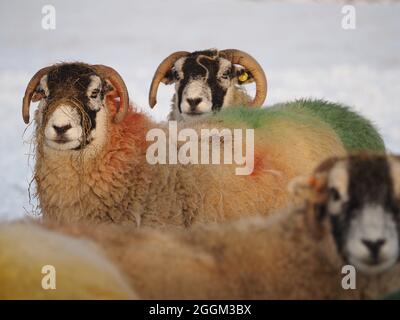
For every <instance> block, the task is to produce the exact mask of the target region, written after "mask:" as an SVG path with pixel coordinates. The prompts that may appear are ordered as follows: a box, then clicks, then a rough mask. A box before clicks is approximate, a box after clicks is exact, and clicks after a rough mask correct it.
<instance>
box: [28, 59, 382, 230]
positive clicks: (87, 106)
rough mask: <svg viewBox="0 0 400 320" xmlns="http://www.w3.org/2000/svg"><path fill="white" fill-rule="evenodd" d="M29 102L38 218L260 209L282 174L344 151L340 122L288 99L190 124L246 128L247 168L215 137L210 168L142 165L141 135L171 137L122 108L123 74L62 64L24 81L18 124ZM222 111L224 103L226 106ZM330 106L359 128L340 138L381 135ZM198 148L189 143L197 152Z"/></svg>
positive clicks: (188, 221) (180, 216)
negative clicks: (249, 138) (250, 138)
mask: <svg viewBox="0 0 400 320" xmlns="http://www.w3.org/2000/svg"><path fill="white" fill-rule="evenodd" d="M253 75H254V73H253ZM110 90H111V91H110ZM115 96H119V98H120V101H118V99H116V98H115ZM31 100H33V101H39V100H40V103H39V108H38V110H37V112H36V113H35V124H36V136H35V140H34V143H35V148H36V153H35V156H36V163H35V172H34V178H35V182H36V185H37V195H38V198H39V205H40V209H41V212H42V213H43V217H44V218H45V219H53V220H59V221H69V222H76V221H82V220H90V221H91V222H93V223H96V222H109V223H117V224H132V225H137V226H146V225H147V226H167V225H174V226H180V227H190V226H192V225H193V224H196V223H206V222H216V221H218V222H221V221H225V220H229V219H236V218H239V217H242V216H245V215H246V216H247V215H254V214H257V213H260V212H265V214H267V213H268V212H269V211H273V210H275V209H277V208H282V207H283V206H285V205H286V204H287V203H288V202H289V201H290V200H289V197H288V192H287V190H286V185H287V182H288V181H289V180H290V179H291V178H293V177H295V176H297V175H299V174H306V173H310V172H311V170H312V168H313V167H314V166H315V165H316V164H318V163H319V162H320V161H322V159H324V158H326V157H327V156H336V155H343V154H345V152H346V145H345V144H344V139H343V140H342V137H341V136H339V135H338V134H337V133H336V131H335V129H336V128H337V127H339V128H341V127H340V126H336V125H335V126H333V125H332V124H331V123H329V122H327V121H326V120H325V119H323V118H322V117H321V118H319V117H316V116H314V110H313V109H312V103H307V104H306V105H305V107H304V108H303V107H302V106H301V104H302V102H300V103H299V102H295V103H291V104H287V105H285V106H282V107H279V108H275V109H273V110H272V112H271V113H268V114H267V113H264V111H266V110H260V109H258V110H254V109H250V108H242V109H243V110H242V109H241V108H239V109H237V110H236V111H238V112H239V113H236V115H235V114H231V115H230V116H229V115H223V112H220V113H219V115H221V116H223V118H222V119H217V117H213V118H214V119H213V120H209V119H205V120H204V122H203V123H199V125H198V126H197V127H196V126H192V128H191V130H192V131H191V132H192V133H193V132H194V134H195V135H196V136H197V137H202V130H203V129H207V130H206V131H208V132H209V134H210V130H208V129H213V130H212V131H214V132H215V130H214V129H216V131H217V132H218V133H219V134H221V133H222V132H223V130H224V131H225V132H226V131H227V130H225V129H228V130H229V132H235V131H236V129H238V128H240V129H241V130H240V131H244V130H246V135H247V131H249V132H251V131H253V130H254V143H251V144H250V143H249V144H247V143H246V145H247V146H248V147H249V149H252V146H254V154H253V156H251V152H249V153H248V155H249V160H248V161H247V159H246V163H245V164H243V165H245V166H246V167H241V168H244V169H247V167H248V169H249V170H248V174H247V175H246V174H245V175H237V174H236V169H237V168H236V164H233V163H232V161H231V162H230V163H229V162H228V163H225V162H226V161H225V155H224V154H225V151H228V152H231V151H232V146H234V145H236V144H237V142H236V141H238V142H239V143H240V145H242V143H243V139H242V138H237V140H235V139H236V138H234V137H233V138H232V139H231V140H229V139H227V140H226V150H223V151H222V148H224V149H225V142H224V145H223V146H221V149H219V150H218V152H219V153H220V154H221V158H220V159H221V161H220V163H219V164H216V165H215V164H212V165H211V164H210V165H208V164H209V162H206V164H205V165H203V163H201V162H200V160H201V158H198V159H197V160H193V161H192V160H191V159H190V161H188V162H189V164H187V162H186V163H180V162H179V163H175V164H169V163H166V164H160V163H155V164H153V163H150V162H149V161H148V157H147V156H148V151H149V149H150V147H151V146H154V143H153V141H154V140H151V139H148V135H147V134H148V133H149V132H150V131H151V129H156V130H157V132H159V131H161V132H162V133H164V134H165V137H166V141H169V138H167V136H168V137H171V140H172V136H173V134H170V133H169V132H168V130H167V128H166V127H165V126H164V125H163V124H157V123H154V122H153V121H152V120H151V119H150V118H149V117H147V116H146V115H145V114H144V113H142V112H138V111H137V110H135V108H133V107H130V106H129V101H128V93H127V90H126V87H125V85H124V83H123V80H122V79H121V77H120V76H119V75H118V73H117V72H116V71H115V70H112V69H111V68H109V67H106V66H91V65H87V64H83V63H63V64H57V65H54V66H50V67H46V68H43V69H41V70H40V71H39V72H38V73H37V74H36V75H34V76H33V78H32V80H31V81H30V82H29V84H28V87H27V90H26V94H25V97H24V101H23V117H24V120H25V122H28V121H29V104H30V101H31ZM296 106H300V107H301V110H303V111H301V112H299V110H298V108H297V107H296ZM306 108H309V110H308V111H307V112H308V113H307V114H305V110H306ZM230 110H234V109H229V110H226V111H230ZM336 110H337V111H338V112H341V114H342V115H343V117H347V118H348V119H350V116H352V117H351V119H352V125H353V123H358V127H359V128H360V130H359V131H356V132H351V133H352V134H351V137H350V138H348V139H347V140H350V139H351V140H352V141H353V140H354V141H356V144H357V143H361V144H362V143H363V142H364V141H365V140H367V139H366V137H368V134H366V133H371V134H372V138H371V140H372V141H373V142H378V143H379V142H380V141H381V140H380V137H379V134H378V133H377V132H376V130H375V128H374V127H373V126H371V125H370V124H369V122H368V121H367V120H365V119H363V118H362V117H359V116H354V115H352V114H351V113H350V112H349V111H348V110H347V109H345V108H340V107H337V108H336ZM257 111H259V112H257ZM212 121H214V122H212ZM248 129H249V130H248ZM346 130H347V129H343V130H341V131H346ZM180 132H182V131H180ZM218 133H217V135H218ZM213 135H214V133H213ZM346 137H347V136H346ZM217 138H218V137H217ZM214 140H215V139H214V137H212V139H211V135H210V136H209V138H208V140H206V142H208V144H209V147H210V148H209V150H211V151H212V153H214V150H213V148H214V147H213V144H214ZM220 140H221V139H220V138H218V139H217V141H220ZM233 140H235V141H233ZM224 141H225V140H224ZM229 142H232V145H231V147H229ZM243 144H244V143H243ZM186 145H187V143H185V144H183V146H186ZM170 146H172V148H173V143H171V144H170ZM247 146H246V150H247ZM164 147H166V146H164ZM202 148H203V146H202V144H198V145H197V146H195V149H196V151H198V154H199V155H201V154H202V152H201V149H202ZM235 148H236V147H235ZM176 149H178V148H176ZM180 151H181V150H179V152H180ZM176 152H177V153H178V150H176ZM232 152H233V151H232ZM235 152H236V151H235ZM190 153H191V154H192V151H190ZM194 153H195V152H193V154H194ZM246 153H247V151H246ZM231 154H232V153H231ZM209 155H211V153H210V154H209ZM212 157H214V156H212ZM207 158H209V156H207ZM241 158H243V157H241ZM199 159H200V160H199ZM222 159H224V161H222ZM208 160H209V159H208ZM201 161H202V160H201ZM235 161H236V160H235ZM254 199H257V201H254Z"/></svg>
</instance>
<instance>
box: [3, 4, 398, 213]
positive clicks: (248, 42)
mask: <svg viewBox="0 0 400 320" xmlns="http://www.w3.org/2000/svg"><path fill="white" fill-rule="evenodd" d="M335 2H336V1H330V0H328V1H320V2H319V3H311V1H304V0H301V1H295V0H292V1H287V2H282V1H267V0H215V1H211V0H203V1H201V0H184V1H178V0H145V1H140V2H139V1H129V0H126V1H94V0H92V1H84V0H81V1H50V0H47V1H32V0H30V1H21V0H17V1H15V0H13V1H11V0H10V1H6V0H0V106H1V107H0V119H2V120H1V125H0V154H1V156H0V172H1V177H0V194H1V206H0V217H2V218H4V217H18V216H21V215H23V214H25V213H29V212H32V210H33V207H32V205H31V204H29V198H28V184H29V181H30V180H31V177H32V165H33V163H32V162H31V163H28V153H29V144H27V143H24V140H28V139H29V138H30V136H31V131H30V130H29V129H28V130H27V132H26V133H25V135H23V132H24V129H25V125H24V123H23V121H22V118H21V101H22V96H23V93H24V90H25V86H26V84H27V82H28V81H29V79H30V78H31V76H32V75H33V74H34V73H35V72H36V71H37V70H38V69H39V68H42V67H44V66H47V65H49V64H52V63H55V62H60V61H76V60H80V61H85V62H89V63H93V64H94V63H103V64H107V65H110V66H113V67H114V68H116V69H117V70H118V71H119V72H120V73H121V74H122V76H123V78H124V79H125V80H126V82H127V85H128V88H129V89H130V95H131V98H132V99H133V100H134V101H135V103H136V104H137V105H139V106H140V107H142V108H143V110H145V111H147V112H149V113H150V114H151V115H152V116H153V117H154V118H155V119H157V120H163V119H165V117H166V115H167V112H168V109H169V104H170V98H171V96H172V93H173V88H172V87H171V86H168V87H166V86H163V85H161V86H160V90H159V96H158V105H157V106H156V108H155V109H154V110H150V109H149V107H148V105H147V94H148V87H149V84H150V81H151V78H152V76H153V72H154V70H155V68H156V67H157V65H158V63H159V62H160V61H161V60H162V59H163V58H164V57H165V56H167V55H168V54H170V53H171V52H173V51H177V50H188V51H193V50H196V49H206V48H210V47H216V48H219V49H224V48H238V49H242V50H244V51H247V52H249V53H250V54H252V55H253V56H254V57H256V58H257V59H258V60H259V62H260V63H261V65H262V66H263V67H264V68H265V70H266V72H267V76H268V80H269V94H268V99H267V102H266V105H267V106H269V105H271V104H273V103H276V102H280V101H285V100H289V99H294V98H300V97H314V98H325V99H329V100H333V101H339V102H343V103H345V104H348V105H350V106H352V107H354V108H355V109H356V110H358V111H360V112H361V113H362V114H364V115H365V116H367V117H369V118H371V119H373V121H374V122H375V123H376V124H377V125H378V126H379V128H380V130H381V132H382V134H383V136H384V138H385V141H386V143H387V146H388V148H389V149H390V150H391V151H393V152H400V126H399V121H400V98H399V94H400V4H398V3H396V2H397V1H388V2H387V3H385V4H382V2H381V3H380V4H368V3H371V2H374V1H366V2H368V3H365V2H361V3H360V2H358V1H350V2H349V3H352V4H353V5H354V6H355V8H356V14H357V20H356V26H357V27H356V29H355V30H344V29H342V27H341V20H342V18H343V14H342V13H341V9H342V5H343V4H340V3H335ZM343 2H344V1H343ZM45 4H52V5H54V6H55V8H56V29H55V30H44V29H42V27H41V20H42V13H41V10H42V7H43V5H45ZM250 92H251V90H250ZM34 107H35V106H34V105H32V107H31V108H32V109H34Z"/></svg>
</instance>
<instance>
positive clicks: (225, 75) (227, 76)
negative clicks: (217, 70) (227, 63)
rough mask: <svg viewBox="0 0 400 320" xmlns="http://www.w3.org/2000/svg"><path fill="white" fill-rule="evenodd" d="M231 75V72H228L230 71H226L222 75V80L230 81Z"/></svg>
mask: <svg viewBox="0 0 400 320" xmlns="http://www.w3.org/2000/svg"><path fill="white" fill-rule="evenodd" d="M230 74H231V73H230V72H229V70H228V71H225V72H224V73H223V74H222V76H221V78H222V79H229V76H230Z"/></svg>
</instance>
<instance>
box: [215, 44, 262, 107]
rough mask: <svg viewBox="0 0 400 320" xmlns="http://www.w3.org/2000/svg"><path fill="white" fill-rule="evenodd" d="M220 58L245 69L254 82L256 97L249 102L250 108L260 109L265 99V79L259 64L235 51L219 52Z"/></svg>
mask: <svg viewBox="0 0 400 320" xmlns="http://www.w3.org/2000/svg"><path fill="white" fill-rule="evenodd" d="M219 53H220V56H221V57H223V58H225V59H227V60H229V61H231V62H232V63H233V64H239V65H241V66H243V67H245V68H247V69H248V70H249V71H250V72H251V74H252V75H253V77H254V80H255V82H256V96H255V97H254V99H253V101H252V102H251V106H252V107H261V106H262V104H263V103H264V101H265V98H266V97H267V77H266V75H265V73H264V70H263V69H262V67H261V66H260V64H259V63H258V62H257V61H256V59H254V58H253V57H252V56H251V55H249V54H248V53H246V52H243V51H240V50H236V49H226V50H222V51H220V52H219Z"/></svg>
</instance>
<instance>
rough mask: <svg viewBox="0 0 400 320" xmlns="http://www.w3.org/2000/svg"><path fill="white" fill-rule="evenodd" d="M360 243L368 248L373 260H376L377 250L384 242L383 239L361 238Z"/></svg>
mask: <svg viewBox="0 0 400 320" xmlns="http://www.w3.org/2000/svg"><path fill="white" fill-rule="evenodd" d="M362 243H364V245H365V246H366V247H367V248H368V250H369V252H370V253H371V255H372V258H373V260H374V261H377V260H378V257H379V251H380V250H381V248H382V246H383V245H384V244H385V243H386V240H385V239H378V240H366V239H363V240H362Z"/></svg>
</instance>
